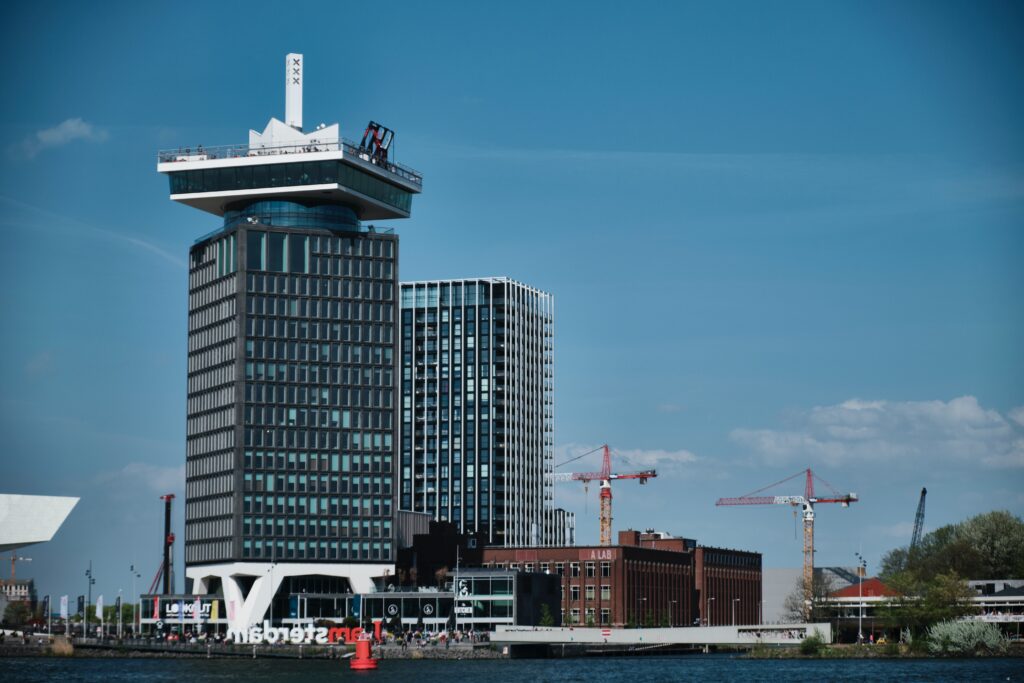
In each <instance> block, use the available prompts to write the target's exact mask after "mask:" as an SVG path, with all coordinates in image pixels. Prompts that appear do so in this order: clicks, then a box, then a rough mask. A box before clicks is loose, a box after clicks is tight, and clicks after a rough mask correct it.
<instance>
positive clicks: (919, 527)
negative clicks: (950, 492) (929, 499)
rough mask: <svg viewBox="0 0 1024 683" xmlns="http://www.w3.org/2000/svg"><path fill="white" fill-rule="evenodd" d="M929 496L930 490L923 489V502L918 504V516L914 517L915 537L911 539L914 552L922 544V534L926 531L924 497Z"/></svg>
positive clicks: (911, 547)
mask: <svg viewBox="0 0 1024 683" xmlns="http://www.w3.org/2000/svg"><path fill="white" fill-rule="evenodd" d="M927 495H928V489H926V488H922V489H921V500H920V501H918V503H917V514H916V515H914V535H913V536H911V537H910V550H911V551H913V550H914V548H916V547H917V544H918V543H920V542H921V532H922V531H923V530H924V497H925V496H927Z"/></svg>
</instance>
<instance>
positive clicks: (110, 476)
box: [96, 462, 185, 493]
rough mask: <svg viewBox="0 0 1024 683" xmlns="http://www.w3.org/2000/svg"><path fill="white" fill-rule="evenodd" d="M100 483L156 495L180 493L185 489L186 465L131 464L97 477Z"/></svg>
mask: <svg viewBox="0 0 1024 683" xmlns="http://www.w3.org/2000/svg"><path fill="white" fill-rule="evenodd" d="M96 478H97V480H98V481H99V482H100V483H112V484H117V485H121V486H126V487H132V488H134V489H138V488H141V487H145V488H148V489H150V490H151V491H153V492H154V493H172V492H180V491H183V490H184V488H185V465H184V463H182V464H181V465H179V466H177V467H161V466H159V465H153V464H150V463H146V462H130V463H128V464H127V465H125V466H124V467H122V468H121V469H119V470H114V471H110V472H103V473H101V474H99V475H97V477H96Z"/></svg>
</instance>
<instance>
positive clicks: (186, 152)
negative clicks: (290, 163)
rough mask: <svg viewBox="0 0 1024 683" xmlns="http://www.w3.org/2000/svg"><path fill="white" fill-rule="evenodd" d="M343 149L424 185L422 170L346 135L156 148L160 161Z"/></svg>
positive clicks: (369, 162)
mask: <svg viewBox="0 0 1024 683" xmlns="http://www.w3.org/2000/svg"><path fill="white" fill-rule="evenodd" d="M337 151H344V152H345V154H346V156H347V157H349V158H351V159H354V160H356V161H358V162H359V163H360V164H361V165H364V166H373V167H376V168H379V169H382V170H384V171H387V172H389V173H393V174H395V175H396V176H398V177H399V178H402V179H404V180H407V181H409V182H410V183H413V184H414V185H418V186H422V185H423V174H421V173H420V172H419V171H416V170H414V169H412V168H409V167H408V166H403V165H402V164H399V163H395V162H394V161H390V160H389V161H380V160H377V159H374V158H373V157H371V156H370V152H369V150H367V149H365V148H360V147H359V145H357V144H356V143H354V142H352V141H351V140H348V139H346V138H334V139H330V140H316V139H313V140H308V141H306V142H304V143H302V144H292V145H274V146H272V147H249V145H219V146H217V147H206V146H204V145H199V146H198V147H196V148H195V149H193V148H191V147H179V148H178V149H163V150H160V151H159V152H157V163H161V164H166V163H173V162H175V161H209V160H211V159H240V158H243V157H261V156H277V155H280V154H310V153H313V152H337Z"/></svg>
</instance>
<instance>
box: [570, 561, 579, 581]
mask: <svg viewBox="0 0 1024 683" xmlns="http://www.w3.org/2000/svg"><path fill="white" fill-rule="evenodd" d="M569 570H570V571H569V576H572V577H573V578H575V577H577V576H579V575H580V563H579V562H570V563H569Z"/></svg>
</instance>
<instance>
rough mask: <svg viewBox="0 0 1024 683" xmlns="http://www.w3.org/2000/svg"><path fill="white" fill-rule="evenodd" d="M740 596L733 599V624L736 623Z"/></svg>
mask: <svg viewBox="0 0 1024 683" xmlns="http://www.w3.org/2000/svg"><path fill="white" fill-rule="evenodd" d="M739 601H740V599H739V598H733V599H732V625H733V626H735V625H736V603H737V602H739Z"/></svg>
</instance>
